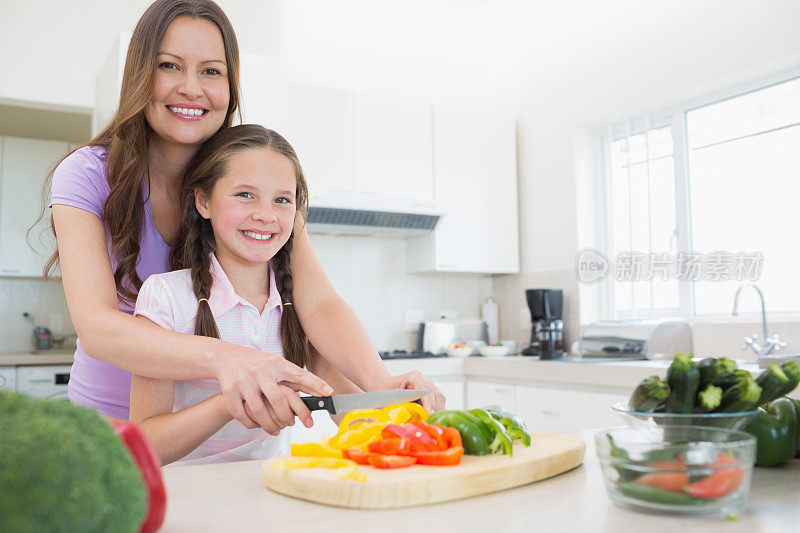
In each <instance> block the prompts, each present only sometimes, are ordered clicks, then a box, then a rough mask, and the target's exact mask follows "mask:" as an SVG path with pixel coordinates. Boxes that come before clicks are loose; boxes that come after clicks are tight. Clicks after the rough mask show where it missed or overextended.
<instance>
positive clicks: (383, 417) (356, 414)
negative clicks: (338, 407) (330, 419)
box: [338, 409, 390, 435]
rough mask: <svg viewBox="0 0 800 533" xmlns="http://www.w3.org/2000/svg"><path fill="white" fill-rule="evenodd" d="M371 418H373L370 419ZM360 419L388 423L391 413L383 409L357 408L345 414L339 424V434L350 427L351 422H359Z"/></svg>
mask: <svg viewBox="0 0 800 533" xmlns="http://www.w3.org/2000/svg"><path fill="white" fill-rule="evenodd" d="M370 419H371V420H370ZM358 420H366V421H374V422H383V423H384V424H388V423H389V422H390V420H389V415H388V413H386V412H385V411H384V410H383V409H355V410H353V411H350V412H348V413H347V414H346V415H344V418H343V419H342V422H341V424H339V433H338V434H339V435H341V434H342V433H344V432H345V431H346V430H347V429H349V427H350V424H353V423H354V422H355V423H357V421H358Z"/></svg>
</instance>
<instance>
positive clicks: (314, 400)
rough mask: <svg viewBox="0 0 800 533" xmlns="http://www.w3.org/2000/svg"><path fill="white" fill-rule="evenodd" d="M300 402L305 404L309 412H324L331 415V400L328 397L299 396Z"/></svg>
mask: <svg viewBox="0 0 800 533" xmlns="http://www.w3.org/2000/svg"><path fill="white" fill-rule="evenodd" d="M300 399H301V400H303V403H304V404H306V407H308V410H309V411H320V410H323V409H324V410H325V411H328V412H329V413H333V412H334V410H333V398H331V397H330V396H301V397H300Z"/></svg>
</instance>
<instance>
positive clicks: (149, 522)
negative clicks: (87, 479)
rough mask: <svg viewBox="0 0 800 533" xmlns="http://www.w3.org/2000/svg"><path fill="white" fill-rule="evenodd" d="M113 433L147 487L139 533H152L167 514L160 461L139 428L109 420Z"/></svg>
mask: <svg viewBox="0 0 800 533" xmlns="http://www.w3.org/2000/svg"><path fill="white" fill-rule="evenodd" d="M110 422H111V426H112V427H113V428H114V431H115V432H116V434H117V435H119V437H120V438H121V439H122V442H123V443H125V446H126V447H127V448H128V451H129V452H130V453H131V455H132V456H133V458H134V460H135V461H136V464H137V465H138V466H139V471H140V472H141V473H142V478H143V479H144V483H145V485H146V486H147V516H145V519H144V521H143V522H142V525H141V529H140V530H139V533H153V532H154V531H157V530H158V528H159V527H161V524H163V523H164V515H165V514H166V512H167V490H166V488H165V487H164V480H163V478H162V477H161V460H160V459H159V458H158V453H157V452H156V450H155V448H153V445H152V444H150V441H148V440H147V437H145V435H144V433H143V432H142V430H141V429H139V426H137V425H136V424H134V423H133V422H127V421H121V420H111V421H110Z"/></svg>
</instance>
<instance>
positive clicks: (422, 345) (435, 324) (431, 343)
mask: <svg viewBox="0 0 800 533" xmlns="http://www.w3.org/2000/svg"><path fill="white" fill-rule="evenodd" d="M470 341H483V342H488V332H487V329H486V323H485V322H484V321H483V320H480V319H477V318H476V319H440V320H428V321H425V322H422V323H421V324H420V325H419V339H418V341H417V351H420V352H431V353H433V354H443V353H445V352H446V351H447V348H448V346H450V345H451V344H458V343H467V342H470Z"/></svg>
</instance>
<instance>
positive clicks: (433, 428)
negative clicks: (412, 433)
mask: <svg viewBox="0 0 800 533" xmlns="http://www.w3.org/2000/svg"><path fill="white" fill-rule="evenodd" d="M411 423H412V424H414V425H415V426H417V427H418V428H420V429H421V430H423V431H424V432H425V433H427V434H428V435H430V436H431V438H432V439H433V440H434V441H435V442H436V449H437V450H446V449H447V441H446V440H445V438H444V429H442V426H439V425H435V424H428V423H427V422H423V421H422V420H414V421H413V422H411Z"/></svg>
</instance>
